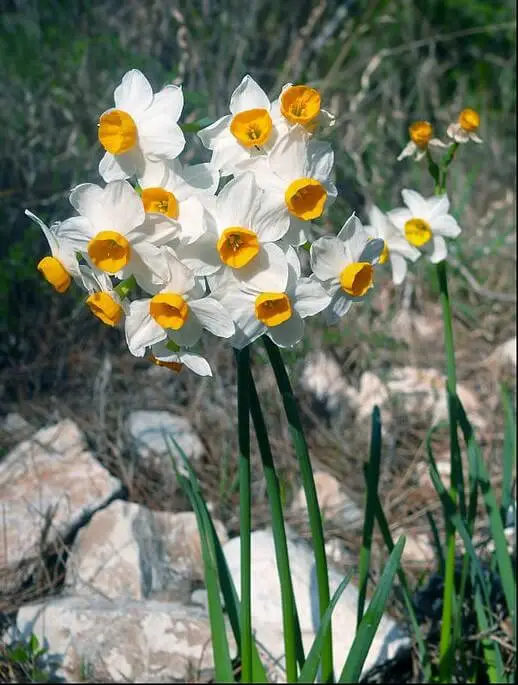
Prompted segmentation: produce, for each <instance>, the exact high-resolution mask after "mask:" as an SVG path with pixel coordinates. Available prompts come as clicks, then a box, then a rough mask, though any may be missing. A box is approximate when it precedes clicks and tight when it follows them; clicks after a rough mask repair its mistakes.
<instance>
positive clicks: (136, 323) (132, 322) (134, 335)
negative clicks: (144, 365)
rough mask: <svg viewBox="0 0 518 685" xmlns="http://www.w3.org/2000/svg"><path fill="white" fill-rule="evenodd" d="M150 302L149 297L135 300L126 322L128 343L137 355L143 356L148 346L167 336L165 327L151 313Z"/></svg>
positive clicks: (129, 347)
mask: <svg viewBox="0 0 518 685" xmlns="http://www.w3.org/2000/svg"><path fill="white" fill-rule="evenodd" d="M149 303H150V300H149V299H145V300H133V302H131V304H130V306H129V312H128V315H127V316H126V320H125V323H124V329H125V333H126V343H127V345H128V349H129V351H130V352H131V354H132V355H134V356H135V357H143V356H144V354H145V352H146V347H148V346H151V345H154V344H155V343H157V342H159V341H160V340H164V339H165V338H166V333H165V331H164V329H163V328H162V327H161V326H159V325H158V324H157V322H156V321H155V320H154V319H153V318H152V317H151V315H150V313H149Z"/></svg>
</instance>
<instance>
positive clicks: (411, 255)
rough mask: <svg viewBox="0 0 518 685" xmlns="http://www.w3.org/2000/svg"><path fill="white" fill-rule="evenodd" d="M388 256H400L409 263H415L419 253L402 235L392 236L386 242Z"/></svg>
mask: <svg viewBox="0 0 518 685" xmlns="http://www.w3.org/2000/svg"><path fill="white" fill-rule="evenodd" d="M387 243H388V247H389V251H390V254H391V255H392V254H400V255H402V256H403V257H405V258H406V259H409V260H410V261H411V262H416V261H417V260H418V259H419V257H420V256H421V253H420V252H419V250H418V249H417V248H415V247H414V246H413V245H410V243H409V242H408V240H406V238H404V237H403V235H394V234H392V235H391V237H390V238H389V239H388V240H387Z"/></svg>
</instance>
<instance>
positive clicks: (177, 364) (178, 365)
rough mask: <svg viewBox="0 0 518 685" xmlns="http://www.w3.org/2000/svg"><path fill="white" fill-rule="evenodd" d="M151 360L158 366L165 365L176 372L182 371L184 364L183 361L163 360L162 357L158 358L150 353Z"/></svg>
mask: <svg viewBox="0 0 518 685" xmlns="http://www.w3.org/2000/svg"><path fill="white" fill-rule="evenodd" d="M149 361H150V362H152V363H153V364H156V366H165V367H166V368H168V369H171V371H174V372H175V373H180V371H181V370H182V369H183V364H182V363H181V362H163V361H161V360H160V359H157V358H156V357H155V355H154V354H150V355H149Z"/></svg>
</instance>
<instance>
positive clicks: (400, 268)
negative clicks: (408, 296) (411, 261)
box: [390, 252, 407, 285]
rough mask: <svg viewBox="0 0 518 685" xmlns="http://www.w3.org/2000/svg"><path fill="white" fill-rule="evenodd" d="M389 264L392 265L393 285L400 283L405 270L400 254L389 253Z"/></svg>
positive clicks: (403, 259) (405, 266) (403, 277)
mask: <svg viewBox="0 0 518 685" xmlns="http://www.w3.org/2000/svg"><path fill="white" fill-rule="evenodd" d="M390 264H391V266H392V280H393V281H394V284H395V285H401V283H403V281H404V280H405V276H406V272H407V264H406V260H405V258H404V257H402V256H401V255H399V254H397V253H394V252H391V253H390Z"/></svg>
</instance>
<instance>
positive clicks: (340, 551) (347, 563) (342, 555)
mask: <svg viewBox="0 0 518 685" xmlns="http://www.w3.org/2000/svg"><path fill="white" fill-rule="evenodd" d="M325 549H326V556H327V558H328V561H331V562H332V563H333V564H334V565H335V566H336V567H338V568H340V569H342V568H347V569H349V568H354V567H355V566H356V565H357V563H358V559H357V557H356V555H354V554H353V553H352V552H351V551H349V550H348V549H347V547H346V546H345V545H344V543H343V542H342V540H341V539H340V538H331V539H330V540H328V541H327V542H326V544H325Z"/></svg>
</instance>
